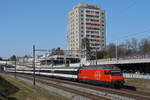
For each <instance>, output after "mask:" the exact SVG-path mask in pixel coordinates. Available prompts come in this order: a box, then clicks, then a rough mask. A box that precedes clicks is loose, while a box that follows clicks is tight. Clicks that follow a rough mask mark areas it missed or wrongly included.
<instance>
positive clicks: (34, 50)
mask: <svg viewBox="0 0 150 100" xmlns="http://www.w3.org/2000/svg"><path fill="white" fill-rule="evenodd" d="M36 51H43V52H50V50H45V49H35V45H33V65H32V66H33V85H35V52H36Z"/></svg>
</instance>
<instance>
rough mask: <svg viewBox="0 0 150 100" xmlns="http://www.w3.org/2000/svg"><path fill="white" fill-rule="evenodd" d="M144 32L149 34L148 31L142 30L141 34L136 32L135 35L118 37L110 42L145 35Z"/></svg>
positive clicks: (149, 30)
mask: <svg viewBox="0 0 150 100" xmlns="http://www.w3.org/2000/svg"><path fill="white" fill-rule="evenodd" d="M146 32H150V29H148V30H144V31H141V32H136V33H133V34H130V35H127V36H123V37H120V38H118V39H115V40H112V41H116V40H121V39H126V38H128V37H131V36H137V35H140V34H143V33H146Z"/></svg>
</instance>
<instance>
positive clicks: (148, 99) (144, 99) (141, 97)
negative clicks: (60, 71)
mask: <svg viewBox="0 0 150 100" xmlns="http://www.w3.org/2000/svg"><path fill="white" fill-rule="evenodd" d="M36 77H40V76H36ZM42 79H44V80H50V81H56V82H58V83H60V82H61V83H65V84H71V85H75V86H80V87H84V88H89V89H94V90H97V91H103V92H107V93H112V94H117V95H119V96H124V97H128V98H132V99H137V100H150V93H144V92H138V91H133V90H128V89H124V88H123V89H113V88H106V87H102V86H96V85H89V84H85V83H77V82H72V81H67V80H60V79H54V78H48V77H42Z"/></svg>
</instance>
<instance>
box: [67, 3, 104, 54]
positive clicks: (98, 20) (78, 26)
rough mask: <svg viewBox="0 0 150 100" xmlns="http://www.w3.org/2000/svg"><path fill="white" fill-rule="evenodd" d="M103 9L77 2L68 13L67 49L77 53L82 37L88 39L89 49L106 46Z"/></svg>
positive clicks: (100, 48)
mask: <svg viewBox="0 0 150 100" xmlns="http://www.w3.org/2000/svg"><path fill="white" fill-rule="evenodd" d="M105 20H106V19H105V11H104V10H101V9H100V7H99V6H97V5H89V4H78V5H77V6H75V7H74V8H73V9H72V10H71V11H70V12H69V13H68V34H67V50H70V51H73V54H78V51H80V50H81V49H82V48H81V45H82V39H83V38H85V37H86V38H87V39H88V40H89V46H90V48H91V50H103V49H105V46H106V21H105Z"/></svg>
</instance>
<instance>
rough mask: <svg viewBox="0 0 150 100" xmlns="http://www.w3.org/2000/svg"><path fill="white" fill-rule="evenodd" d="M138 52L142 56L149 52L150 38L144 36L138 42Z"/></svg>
mask: <svg viewBox="0 0 150 100" xmlns="http://www.w3.org/2000/svg"><path fill="white" fill-rule="evenodd" d="M139 49H140V50H139V52H140V53H141V54H143V55H144V56H145V55H146V54H148V53H149V52H150V40H148V39H147V38H144V39H142V40H141V42H140V43H139Z"/></svg>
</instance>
